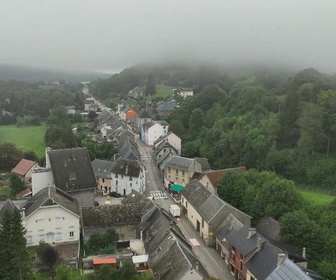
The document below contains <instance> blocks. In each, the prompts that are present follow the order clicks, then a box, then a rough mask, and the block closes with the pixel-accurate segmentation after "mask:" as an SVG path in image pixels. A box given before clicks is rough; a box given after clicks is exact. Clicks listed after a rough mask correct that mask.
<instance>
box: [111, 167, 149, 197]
mask: <svg viewBox="0 0 336 280" xmlns="http://www.w3.org/2000/svg"><path fill="white" fill-rule="evenodd" d="M111 190H112V191H115V192H117V193H120V194H121V195H128V194H130V193H131V192H132V190H135V191H137V192H139V193H143V192H144V191H145V190H146V173H145V172H144V169H142V170H141V172H140V174H139V177H132V180H131V178H130V177H129V176H125V175H120V174H118V175H117V177H116V174H114V173H112V187H111Z"/></svg>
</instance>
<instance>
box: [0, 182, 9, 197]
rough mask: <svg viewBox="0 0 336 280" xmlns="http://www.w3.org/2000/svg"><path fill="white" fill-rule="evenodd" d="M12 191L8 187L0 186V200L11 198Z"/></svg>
mask: <svg viewBox="0 0 336 280" xmlns="http://www.w3.org/2000/svg"><path fill="white" fill-rule="evenodd" d="M11 191H12V189H11V188H10V187H8V186H1V185H0V198H8V197H10V196H11Z"/></svg>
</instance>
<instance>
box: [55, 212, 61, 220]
mask: <svg viewBox="0 0 336 280" xmlns="http://www.w3.org/2000/svg"><path fill="white" fill-rule="evenodd" d="M60 218H61V210H56V219H60Z"/></svg>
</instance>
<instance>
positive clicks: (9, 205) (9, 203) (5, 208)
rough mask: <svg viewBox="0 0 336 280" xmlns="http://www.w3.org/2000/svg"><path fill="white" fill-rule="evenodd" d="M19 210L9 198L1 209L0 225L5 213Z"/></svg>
mask: <svg viewBox="0 0 336 280" xmlns="http://www.w3.org/2000/svg"><path fill="white" fill-rule="evenodd" d="M18 210H19V209H17V208H16V206H15V205H14V203H13V202H12V201H11V200H10V199H9V198H8V199H7V200H6V202H5V203H4V205H3V206H2V207H1V209H0V223H1V222H2V219H3V216H4V214H5V212H7V211H8V212H14V211H18Z"/></svg>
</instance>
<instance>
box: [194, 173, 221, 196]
mask: <svg viewBox="0 0 336 280" xmlns="http://www.w3.org/2000/svg"><path fill="white" fill-rule="evenodd" d="M198 181H199V182H200V183H201V184H202V185H203V186H204V187H206V188H207V189H208V190H209V191H211V192H212V193H214V194H217V192H216V190H215V188H214V186H213V185H212V183H211V182H210V180H209V177H208V176H207V175H203V176H202V178H201V179H200V180H198Z"/></svg>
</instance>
